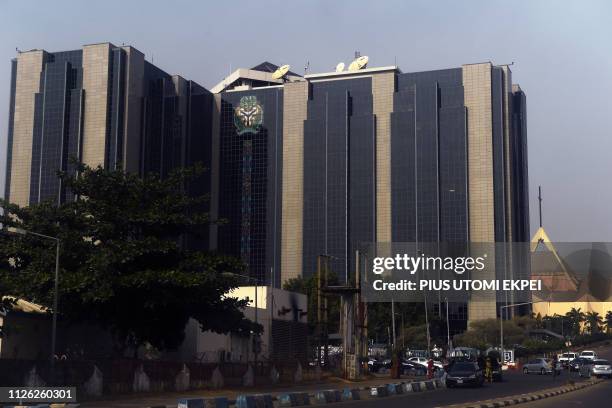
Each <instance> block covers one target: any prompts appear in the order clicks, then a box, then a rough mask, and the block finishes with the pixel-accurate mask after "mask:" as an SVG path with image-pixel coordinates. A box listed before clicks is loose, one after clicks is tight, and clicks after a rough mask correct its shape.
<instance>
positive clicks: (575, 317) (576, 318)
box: [565, 307, 585, 336]
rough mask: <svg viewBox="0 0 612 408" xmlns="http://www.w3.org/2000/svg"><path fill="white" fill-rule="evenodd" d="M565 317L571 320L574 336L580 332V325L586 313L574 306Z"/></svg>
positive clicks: (571, 329)
mask: <svg viewBox="0 0 612 408" xmlns="http://www.w3.org/2000/svg"><path fill="white" fill-rule="evenodd" d="M565 317H567V319H568V320H569V324H570V331H571V333H572V334H573V335H574V336H578V335H579V334H580V325H581V324H582V322H584V318H585V314H584V313H583V312H582V311H581V310H580V308H578V309H576V308H575V307H572V309H571V310H570V311H569V312H567V313H566V314H565Z"/></svg>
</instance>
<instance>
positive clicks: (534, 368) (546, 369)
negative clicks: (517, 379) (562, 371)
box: [523, 358, 559, 375]
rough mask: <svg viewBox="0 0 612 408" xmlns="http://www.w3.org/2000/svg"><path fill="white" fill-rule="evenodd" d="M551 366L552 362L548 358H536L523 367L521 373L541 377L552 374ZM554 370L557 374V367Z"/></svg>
mask: <svg viewBox="0 0 612 408" xmlns="http://www.w3.org/2000/svg"><path fill="white" fill-rule="evenodd" d="M552 364H553V363H552V360H550V359H548V358H536V359H533V360H530V361H529V362H528V363H527V364H525V365H524V366H523V373H524V374H531V373H535V374H541V375H545V374H552V372H553V367H552ZM555 368H556V370H557V372H558V371H559V368H558V367H555Z"/></svg>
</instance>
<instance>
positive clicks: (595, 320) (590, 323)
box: [584, 312, 603, 335]
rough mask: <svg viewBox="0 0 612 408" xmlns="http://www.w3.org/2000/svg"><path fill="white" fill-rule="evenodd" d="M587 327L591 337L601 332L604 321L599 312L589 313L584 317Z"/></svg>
mask: <svg viewBox="0 0 612 408" xmlns="http://www.w3.org/2000/svg"><path fill="white" fill-rule="evenodd" d="M584 322H585V326H586V327H587V330H588V331H589V333H590V334H591V335H593V334H597V333H599V332H600V331H601V326H602V325H603V319H602V318H601V316H600V315H599V313H597V312H587V314H586V316H585V317H584Z"/></svg>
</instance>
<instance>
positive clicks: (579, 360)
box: [568, 357, 591, 372]
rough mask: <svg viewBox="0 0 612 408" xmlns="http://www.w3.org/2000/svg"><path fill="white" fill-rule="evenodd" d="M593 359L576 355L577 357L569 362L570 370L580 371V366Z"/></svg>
mask: <svg viewBox="0 0 612 408" xmlns="http://www.w3.org/2000/svg"><path fill="white" fill-rule="evenodd" d="M589 361H591V359H589V358H584V357H576V358H575V359H573V360H572V361H570V362H569V364H568V368H569V370H570V371H576V372H577V371H580V366H581V365H583V364H584V363H586V362H589Z"/></svg>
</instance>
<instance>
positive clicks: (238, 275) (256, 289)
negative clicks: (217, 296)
mask: <svg viewBox="0 0 612 408" xmlns="http://www.w3.org/2000/svg"><path fill="white" fill-rule="evenodd" d="M222 275H224V276H228V277H236V278H242V279H245V280H246V281H247V282H253V283H255V324H258V320H257V308H258V304H257V292H258V284H259V282H258V280H257V279H255V278H252V277H250V276H248V275H242V274H239V273H233V272H224V273H223V274H222ZM253 354H254V355H255V372H257V356H258V354H259V350H258V347H254V350H253Z"/></svg>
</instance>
